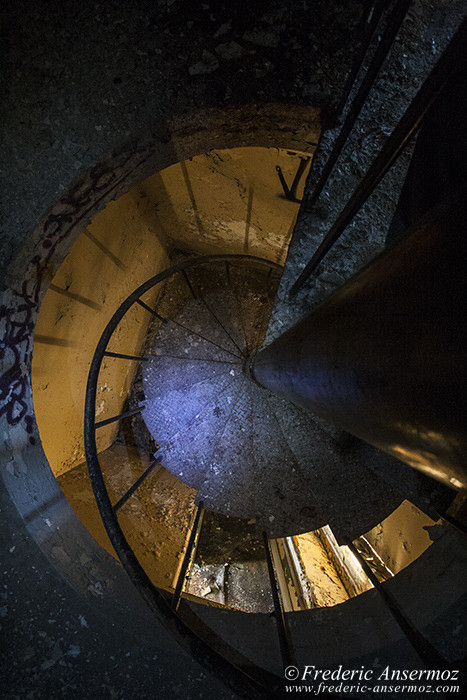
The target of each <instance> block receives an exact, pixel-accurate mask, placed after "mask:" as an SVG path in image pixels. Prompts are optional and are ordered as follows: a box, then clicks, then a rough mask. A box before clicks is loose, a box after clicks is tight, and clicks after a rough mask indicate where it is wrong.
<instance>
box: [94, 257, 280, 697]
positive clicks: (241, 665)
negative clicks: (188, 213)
mask: <svg viewBox="0 0 467 700" xmlns="http://www.w3.org/2000/svg"><path fill="white" fill-rule="evenodd" d="M232 261H242V262H249V263H254V264H261V265H267V266H268V267H269V268H270V269H271V268H273V269H276V270H277V271H280V270H282V268H281V266H280V265H278V264H277V263H274V262H271V261H269V260H265V259H263V258H257V257H255V256H251V255H212V256H203V257H198V258H189V259H187V260H184V261H183V262H181V263H178V264H177V265H174V266H172V267H170V268H168V269H167V270H164V271H163V272H161V273H159V274H157V275H155V276H154V277H151V278H150V279H149V280H147V281H146V282H144V283H143V284H142V285H140V286H139V287H138V288H137V289H136V290H135V291H134V292H132V293H131V294H130V295H129V296H128V297H127V298H126V299H125V300H124V301H123V302H122V304H121V305H120V306H119V308H118V309H117V310H116V311H115V313H114V314H113V316H112V318H111V319H110V321H109V322H108V323H107V325H106V327H105V329H104V331H103V333H102V335H101V337H100V339H99V342H98V344H97V347H96V350H95V352H94V356H93V359H92V361H91V366H90V370H89V375H88V382H87V386H86V401H85V411H84V443H85V453H86V460H87V465H88V470H89V476H90V479H91V485H92V488H93V491H94V495H95V499H96V503H97V506H98V508H99V512H100V514H101V518H102V521H103V524H104V527H105V529H106V531H107V534H108V536H109V539H110V541H111V543H112V545H113V547H114V549H115V552H116V554H117V556H118V558H119V559H120V561H121V563H122V564H123V567H124V568H125V570H126V572H127V574H128V575H129V577H130V579H131V581H132V582H133V584H134V585H135V587H136V588H137V589H138V591H139V593H140V595H141V596H142V598H143V599H144V601H145V602H146V604H147V605H148V607H149V608H150V609H151V610H152V611H153V613H154V614H155V615H156V617H157V618H158V619H159V621H160V622H162V624H164V626H165V627H167V628H168V629H169V631H171V632H172V634H173V635H174V637H175V639H176V641H177V642H178V643H179V644H180V645H181V646H182V647H184V648H185V649H186V650H187V651H188V652H189V653H190V654H191V655H192V656H193V657H194V659H195V660H196V661H198V663H200V664H201V665H202V666H204V667H205V668H206V669H207V670H208V671H210V672H212V673H214V674H215V675H217V676H219V675H220V676H221V677H222V680H223V682H224V683H226V684H227V685H228V686H229V687H230V688H232V689H233V690H234V691H235V692H237V693H239V694H240V695H242V696H244V697H246V698H258V699H259V698H270V697H275V696H280V695H281V691H280V688H281V686H280V683H281V681H282V679H281V678H279V677H278V676H276V675H275V674H272V673H270V672H269V671H266V670H264V669H262V668H260V667H258V666H254V665H252V664H251V662H250V661H249V660H248V659H246V658H245V657H243V656H242V655H241V654H240V653H239V652H238V651H237V650H236V649H234V648H233V647H230V646H229V645H228V644H226V643H225V642H224V641H223V640H222V639H220V638H219V637H218V636H217V635H216V634H215V633H214V632H213V630H212V629H209V628H206V626H205V624H204V623H203V622H202V621H201V620H200V619H199V618H198V617H197V616H196V615H195V613H193V611H192V610H191V609H190V608H189V607H188V606H187V605H186V603H184V601H183V600H180V599H178V600H177V604H176V605H174V604H173V598H172V599H171V598H170V597H169V596H168V594H166V593H164V592H163V591H161V590H159V589H158V588H157V587H156V586H155V585H154V584H153V583H152V581H151V580H150V578H149V577H148V575H147V574H146V572H145V570H144V568H143V567H142V566H141V564H140V562H139V561H138V558H137V557H136V555H135V553H134V551H133V549H132V548H131V545H130V544H129V542H128V540H127V539H126V537H125V534H124V532H123V530H122V528H121V527H120V523H119V521H118V517H117V510H118V508H117V506H118V505H119V504H120V501H121V500H122V499H120V501H119V502H117V504H116V506H112V503H111V500H110V496H109V493H108V491H107V487H106V484H105V481H104V477H103V474H102V470H101V467H100V462H99V455H98V452H97V442H96V428H97V427H99V425H105V424H107V422H111V421H114V420H116V419H117V418H118V417H113V418H110V419H104V420H102V421H99V422H96V418H95V405H96V397H97V383H98V377H99V371H100V368H101V364H102V361H103V359H104V357H105V356H106V352H107V346H108V344H109V341H110V339H111V337H112V335H113V332H114V331H115V329H116V328H117V326H118V324H119V323H120V321H121V320H122V318H123V317H124V315H125V314H126V313H127V311H128V310H129V309H130V308H131V307H132V306H133V304H135V303H139V301H140V297H141V296H142V295H143V294H145V293H146V292H147V291H149V290H150V289H152V288H153V287H154V286H155V285H157V284H159V283H161V282H163V281H165V280H167V279H169V277H172V276H173V275H174V274H176V273H178V272H181V273H182V274H183V273H184V272H186V270H187V269H190V268H192V267H194V266H198V265H202V264H205V263H212V262H232ZM141 305H142V304H141ZM140 410H141V409H140V408H138V409H135V410H133V411H128V412H127V413H124V414H120V417H125V416H126V415H134V414H135V413H137V412H139V411H140ZM152 466H153V465H150V467H149V468H148V469H147V470H146V472H145V474H144V475H143V476H147V475H148V474H149V473H150V471H152ZM138 482H139V483H138ZM138 482H136V483H137V485H136V484H134V485H133V486H134V487H135V488H134V489H133V487H131V488H130V490H129V491H131V492H132V493H133V492H134V490H136V488H137V486H139V485H140V484H141V482H142V480H141V478H140V480H138ZM132 489H133V490H132ZM129 491H127V493H126V494H125V496H124V497H122V498H125V500H127V497H129V496H130V495H131V493H129ZM122 505H123V504H122ZM198 512H199V511H198ZM190 541H191V537H190ZM188 549H189V547H187V554H188ZM179 580H180V577H179ZM182 584H183V580H182ZM179 593H180V594H181V591H180V592H179ZM187 620H190V623H189V624H188V623H187ZM207 635H209V639H205V638H203V637H206V636H207ZM218 650H222V652H223V653H220V652H219V651H218Z"/></svg>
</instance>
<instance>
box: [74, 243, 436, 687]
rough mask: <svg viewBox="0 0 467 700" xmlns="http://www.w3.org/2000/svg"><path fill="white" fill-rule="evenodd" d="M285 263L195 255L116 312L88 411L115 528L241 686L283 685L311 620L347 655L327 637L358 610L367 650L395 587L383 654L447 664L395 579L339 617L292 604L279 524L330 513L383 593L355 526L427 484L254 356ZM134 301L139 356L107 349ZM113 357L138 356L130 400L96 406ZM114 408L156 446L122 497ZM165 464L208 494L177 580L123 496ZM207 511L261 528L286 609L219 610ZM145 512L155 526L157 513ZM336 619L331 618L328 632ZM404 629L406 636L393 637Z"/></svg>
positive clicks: (318, 633)
mask: <svg viewBox="0 0 467 700" xmlns="http://www.w3.org/2000/svg"><path fill="white" fill-rule="evenodd" d="M280 272H281V271H280V268H279V267H278V266H276V265H274V264H273V263H270V262H269V261H266V260H261V259H259V258H254V257H251V256H245V255H228V256H210V257H207V258H192V257H191V258H190V257H189V258H184V259H182V261H181V262H179V263H178V264H176V265H174V266H172V267H171V268H169V269H167V270H165V271H164V272H162V273H160V274H158V275H156V276H155V277H153V278H151V279H150V280H148V281H147V282H146V283H144V284H143V285H141V286H140V287H139V288H138V289H136V290H135V291H134V292H133V293H132V294H131V295H130V296H129V297H128V298H127V299H126V300H125V301H124V302H123V304H122V305H121V306H120V308H119V309H118V310H117V311H116V312H115V314H114V316H113V317H112V319H111V321H110V322H109V323H108V325H107V327H106V329H105V330H104V332H103V334H102V336H101V339H100V341H99V344H98V347H97V349H96V353H95V355H94V358H93V362H92V364H91V369H90V374H89V380H88V386H87V397H86V412H85V441H86V454H87V461H88V468H89V473H90V476H91V481H92V485H93V489H94V493H95V497H96V501H97V504H98V506H99V510H100V512H101V516H102V519H103V522H104V525H105V528H106V530H107V533H108V535H109V537H110V540H111V542H112V544H113V547H114V549H115V552H116V553H117V555H118V557H119V559H120V560H121V562H122V564H123V565H124V567H125V569H126V570H127V573H128V574H129V575H130V578H131V579H132V581H133V583H134V584H135V586H136V587H137V588H138V590H139V592H140V594H141V595H142V597H143V599H144V600H145V601H146V603H147V604H148V605H149V607H150V608H151V609H152V610H153V612H154V613H155V614H156V615H157V617H158V618H159V619H160V620H162V621H163V622H164V624H166V625H167V626H168V628H169V629H170V630H171V631H172V632H173V634H174V635H175V637H176V639H177V641H179V643H180V644H181V645H182V646H185V648H187V649H188V650H189V652H190V654H192V655H193V656H194V658H195V659H197V660H198V661H199V662H200V663H202V664H203V665H204V666H205V667H206V668H208V669H210V670H212V671H214V672H215V673H216V674H217V675H220V676H222V678H223V680H224V681H225V682H226V683H227V684H228V685H230V686H231V687H232V688H233V689H235V691H236V692H237V693H239V694H240V695H242V696H245V697H266V696H267V697H271V696H275V695H278V696H280V695H281V693H282V692H283V685H282V684H283V680H282V676H283V668H284V667H287V666H289V665H294V664H297V663H298V661H297V659H298V658H300V659H301V661H302V663H304V664H306V663H308V661H309V658H308V655H309V654H310V646H309V638H310V637H309V625H310V624H312V626H313V630H314V632H313V635H314V640H315V642H314V644H313V659H314V660H315V661H316V662H317V663H319V662H321V663H323V664H326V665H329V664H332V663H337V662H338V661H340V660H341V658H340V656H339V654H340V652H339V650H338V646H339V645H336V648H335V649H330V648H329V639H330V637H333V634H334V635H336V637H335V638H336V639H339V637H342V625H344V628H345V624H346V623H345V620H346V619H348V620H349V624H350V620H351V619H355V618H358V619H360V620H361V621H362V622H361V637H360V638H359V641H358V642H356V641H355V639H354V640H353V643H354V648H353V649H352V652H351V654H350V658H349V659H348V662H349V663H350V664H351V663H352V658H354V659H359V662H361V660H362V659H363V660H364V659H365V658H368V659H369V658H370V653H371V651H372V645H373V644H374V641H375V640H374V637H375V627H374V620H375V619H376V618H378V617H380V616H381V605H382V602H383V603H384V604H386V605H387V612H386V613H383V619H384V622H383V627H384V631H383V634H384V638H385V643H384V645H385V646H386V651H385V652H383V655H384V654H386V655H387V658H390V659H391V660H392V661H394V660H396V661H398V662H399V663H402V660H403V659H405V660H406V659H407V658H410V659H412V660H413V661H412V663H417V660H418V662H419V660H420V658H421V659H422V660H423V661H424V663H425V664H427V663H428V664H432V665H433V664H434V665H435V666H436V667H441V666H442V665H443V660H442V658H441V657H440V655H439V654H438V652H437V651H436V649H435V648H434V647H432V645H431V644H430V642H428V641H427V640H426V639H425V638H424V637H423V636H422V635H421V633H420V632H419V630H418V629H417V627H416V626H415V625H413V624H412V622H411V621H410V619H409V618H407V616H406V615H405V614H404V613H403V612H402V609H401V608H400V606H399V605H398V604H397V603H396V601H395V598H394V597H393V595H392V594H391V593H387V592H386V589H385V590H384V592H383V595H382V598H378V592H377V591H376V590H372V591H370V592H369V593H370V597H369V598H368V597H366V596H356V597H354V598H352V599H350V600H348V601H347V602H346V604H345V606H338V607H339V608H341V607H344V608H345V610H342V611H340V613H339V615H337V616H335V615H332V614H331V616H329V615H328V612H327V611H329V610H332V608H331V609H324V610H323V613H324V614H323V616H322V618H321V620H320V618H319V617H316V611H314V610H303V611H301V612H296V613H285V610H284V603H283V599H282V597H281V590H280V585H279V579H280V576H279V575H278V571H277V559H276V560H275V559H274V556H273V553H272V547H273V545H274V542H275V541H276V539H277V538H284V537H287V536H290V535H297V534H299V533H303V532H308V531H311V530H316V529H318V528H321V527H323V526H326V525H329V526H330V527H331V530H332V531H333V532H334V533H335V535H336V537H337V538H338V540H339V542H342V543H344V542H345V543H348V544H349V545H350V546H351V547H352V548H353V551H354V552H355V555H356V556H357V557H359V558H360V561H361V564H362V566H363V567H364V570H365V572H366V575H367V576H368V579H369V581H371V583H372V584H373V585H374V586H376V589H378V591H379V592H381V591H380V581H381V577H380V576H377V575H376V573H375V569H374V567H373V568H372V567H370V566H369V562H368V559H371V557H367V560H365V557H364V556H363V555H362V553H361V548H356V547H355V545H353V544H352V541H353V540H356V539H357V538H358V537H359V536H360V535H362V534H363V533H366V532H367V531H368V530H369V529H371V528H372V527H374V526H375V525H376V524H377V523H379V522H381V521H382V520H384V518H385V517H387V516H388V515H389V514H390V513H391V512H392V511H393V510H394V509H395V508H396V507H397V506H398V505H399V504H400V503H401V501H402V500H403V499H404V498H407V497H409V498H411V499H412V500H413V501H416V500H417V497H419V494H418V493H417V491H416V489H415V490H412V492H411V486H412V485H413V482H411V481H410V480H408V481H407V484H406V485H404V489H403V492H402V491H399V490H396V489H395V488H394V487H393V486H391V485H390V483H388V482H386V481H385V479H384V475H385V473H386V472H385V470H384V457H381V455H379V454H378V451H377V450H376V449H375V448H372V447H371V446H368V445H365V444H363V443H360V441H354V440H350V439H345V437H344V436H343V434H342V433H340V431H336V430H335V429H333V428H331V427H330V426H326V425H325V424H324V423H321V422H318V421H317V420H316V419H313V418H312V417H311V416H310V415H309V414H308V413H306V412H305V411H303V410H301V409H299V408H297V407H296V406H294V405H293V404H290V403H289V402H287V401H284V400H281V399H278V398H277V397H275V396H273V395H272V394H271V393H270V392H269V391H267V390H265V389H263V388H262V387H260V386H259V385H257V384H256V383H255V381H254V379H253V377H252V376H251V374H250V369H249V367H250V365H249V360H250V358H251V356H252V355H253V354H254V353H255V352H256V351H257V349H258V348H259V347H261V345H262V343H263V340H264V337H265V334H266V330H267V326H268V322H269V317H270V312H271V308H272V305H273V301H274V294H275V290H276V288H277V282H278V279H279V276H280ZM154 288H156V289H157V291H158V294H157V302H156V304H153V305H151V304H149V303H146V301H144V299H145V295H146V294H147V293H149V292H152V291H153V290H154ZM134 305H139V306H140V307H142V308H144V309H145V311H146V312H147V314H149V315H150V318H151V323H150V325H149V328H148V333H147V336H146V340H145V343H144V348H143V351H142V353H141V355H140V356H133V355H125V354H121V353H116V352H112V351H111V350H109V349H108V348H109V347H111V344H112V336H113V333H114V332H115V330H116V328H117V327H118V325H119V323H120V322H121V320H122V319H123V317H124V316H125V314H126V313H127V312H128V311H129V310H130V309H131V308H132V307H133V306H134ZM104 358H106V361H107V362H108V361H114V362H128V363H129V364H132V363H135V362H136V363H138V370H137V372H136V375H135V380H134V383H133V389H132V391H131V394H130V397H129V401H128V405H127V406H126V409H127V410H125V411H124V412H123V413H122V414H120V415H117V416H108V417H106V416H104V417H102V416H100V415H99V420H96V414H95V406H96V397H97V392H98V387H99V370H100V367H101V364H102V362H103V360H104ZM115 422H118V423H119V424H120V426H125V425H128V424H129V425H130V429H129V430H126V429H122V427H120V431H119V435H120V438H119V440H120V441H122V440H128V435H131V436H132V437H131V438H130V443H131V447H132V448H135V447H136V448H137V449H138V450H139V452H140V453H141V454H142V453H144V460H145V464H146V465H147V466H146V468H145V469H144V471H142V473H141V474H140V476H139V477H138V479H137V480H136V481H135V482H134V483H133V484H132V485H131V487H130V488H129V489H127V490H126V492H124V493H121V494H119V495H118V496H117V497H115V495H114V494H113V493H112V496H111V495H110V493H109V491H108V486H107V483H108V482H106V474H105V463H104V461H102V464H101V461H100V457H99V454H98V450H97V443H96V434H97V433H98V431H99V429H100V428H101V427H103V426H106V425H109V424H110V423H115ZM122 436H127V437H126V438H125V437H122ZM382 462H383V463H382ZM372 463H373V464H374V466H375V469H372V468H371V465H372ZM160 465H162V466H163V467H165V468H166V469H167V470H168V471H170V472H171V473H172V474H173V475H174V476H175V477H177V478H178V479H180V480H181V481H182V482H184V483H185V484H187V485H188V486H190V487H191V488H193V489H195V490H196V491H197V495H196V503H197V509H196V512H195V513H194V515H193V518H192V520H191V525H190V527H189V530H188V532H187V539H186V543H185V547H184V551H183V552H180V560H179V563H178V567H177V571H176V575H175V579H174V583H173V586H172V587H169V588H168V589H167V588H166V589H165V590H162V589H161V588H160V587H158V586H156V585H154V582H153V581H152V580H151V576H150V573H149V571H148V570H147V568H145V562H144V558H141V557H139V555H138V553H137V552H136V551H135V549H134V548H133V547H132V543H131V534H130V533H129V532H126V531H125V524H126V520H125V509H126V508H127V507H128V506H129V505H131V504H132V503H134V502H135V501H136V500H137V499H138V496H139V490H140V489H141V487H142V485H143V484H144V483H145V482H148V481H150V480H151V479H152V478H153V475H154V473H157V469H156V467H157V468H159V466H160ZM390 480H391V479H390ZM156 488H157V484H156ZM206 513H212V514H217V516H218V517H223V516H227V517H229V518H231V519H233V520H235V521H236V522H238V523H240V528H243V531H244V532H246V531H247V529H248V527H249V528H250V530H251V529H252V526H253V528H254V529H256V537H257V541H259V542H261V540H262V542H263V546H264V552H265V556H266V561H267V570H268V574H269V582H270V586H271V591H270V595H271V597H272V598H271V599H272V603H273V610H274V615H273V617H270V616H268V615H264V614H261V613H253V614H245V613H240V612H236V611H234V610H229V609H226V608H224V609H221V610H219V609H218V607H215V606H214V607H213V606H206V605H205V604H201V603H200V602H198V601H197V600H196V598H193V596H192V595H189V593H190V572H191V571H192V569H193V564H194V560H195V556H196V551H197V547H198V544H199V541H200V536H201V533H202V531H203V518H204V516H205V514H206ZM145 517H148V516H147V515H146V516H145ZM214 517H215V516H214ZM146 527H147V529H148V531H149V537H151V532H150V529H151V520H150V518H149V517H148V521H147V526H146ZM394 580H395V581H396V579H394ZM389 583H391V582H389ZM396 588H397V584H396ZM205 602H206V601H203V603H205ZM271 607H272V606H271ZM383 608H384V605H383ZM266 609H270V608H269V607H268V606H267V608H266ZM310 614H312V615H313V617H312V618H311V619H310V617H309V616H310ZM330 629H331V630H332V629H334V632H333V633H332V634H331V635H330V634H329V630H330ZM401 629H402V631H403V632H404V635H405V641H403V642H402V643H401V641H400V639H399V641H398V642H397V643H394V642H395V639H396V638H397V637H398V635H400V631H401ZM380 632H381V630H378V633H377V636H378V635H379V633H380ZM344 637H345V635H344ZM320 642H321V644H322V650H321V652H318V651H317V646H316V645H318V647H319V645H320ZM343 643H346V642H344V640H343Z"/></svg>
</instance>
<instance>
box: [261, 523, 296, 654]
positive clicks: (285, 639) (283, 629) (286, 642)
mask: <svg viewBox="0 0 467 700" xmlns="http://www.w3.org/2000/svg"><path fill="white" fill-rule="evenodd" d="M263 542H264V549H265V550H266V561H267V564H268V573H269V582H270V584H271V593H272V600H273V603H274V617H275V619H276V625H277V635H278V637H279V646H280V650H281V656H282V663H283V664H284V668H287V666H296V665H297V662H296V661H295V654H294V651H293V647H292V643H291V640H290V635H289V630H288V628H287V622H286V619H285V615H284V610H283V607H282V603H281V599H280V593H279V589H278V587H277V581H276V575H275V573H274V564H273V561H272V555H271V549H270V546H269V539H268V536H267V533H266V532H263Z"/></svg>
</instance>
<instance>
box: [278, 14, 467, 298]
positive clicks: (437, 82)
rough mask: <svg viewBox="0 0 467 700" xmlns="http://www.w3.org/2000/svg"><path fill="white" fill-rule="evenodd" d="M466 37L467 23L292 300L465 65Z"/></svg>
mask: <svg viewBox="0 0 467 700" xmlns="http://www.w3.org/2000/svg"><path fill="white" fill-rule="evenodd" d="M466 34H467V21H464V22H463V23H462V25H461V27H460V28H459V29H458V31H457V33H456V34H455V36H454V38H453V39H452V40H451V43H450V44H449V46H448V47H447V48H446V49H445V51H444V53H443V55H442V56H441V58H440V59H439V61H438V63H437V64H436V65H435V67H434V68H433V70H432V71H431V73H430V75H429V76H428V78H427V79H426V80H425V82H424V83H423V85H422V87H421V88H420V90H419V91H418V92H417V94H416V95H415V97H414V99H413V100H412V102H411V103H410V105H409V106H408V107H407V109H406V111H405V113H404V115H403V116H402V118H401V119H400V121H399V123H398V124H397V126H396V128H395V129H394V131H393V132H392V134H391V136H390V137H389V138H388V140H387V141H386V143H385V144H384V146H383V147H382V149H381V150H380V152H379V153H378V155H377V156H376V158H375V160H374V161H373V163H372V164H371V165H370V167H369V168H368V170H367V172H366V173H365V175H364V177H363V179H362V180H361V182H360V184H359V185H358V186H357V188H356V189H355V191H354V193H353V195H352V196H351V198H350V199H349V201H348V202H347V204H346V205H345V207H344V208H343V209H342V211H341V213H340V214H339V216H338V217H337V219H336V221H335V223H334V224H333V225H332V226H331V229H330V230H329V232H328V233H327V234H326V236H325V237H324V239H323V240H322V241H321V244H320V245H319V246H318V248H317V250H316V251H315V253H314V254H313V255H312V257H311V259H310V261H309V262H308V263H307V264H306V265H305V268H304V269H303V270H302V272H301V273H300V275H299V276H298V278H297V280H296V281H295V282H294V284H293V285H292V287H291V289H290V296H291V297H293V296H295V295H296V294H297V292H298V291H299V290H300V289H301V288H302V287H303V285H304V284H305V282H306V280H307V279H308V277H309V276H310V275H311V273H312V272H313V271H314V270H315V269H316V267H317V266H318V265H319V263H320V262H321V260H322V259H323V258H324V256H325V255H326V253H327V252H328V251H329V250H330V248H332V246H333V245H334V243H335V242H336V241H337V239H338V238H339V237H340V236H341V235H342V233H343V232H344V231H345V229H346V228H347V226H348V225H349V224H350V222H351V221H352V219H353V218H354V217H355V215H356V214H357V212H358V211H359V210H360V209H361V207H362V206H363V205H364V204H365V202H366V201H367V199H368V197H369V196H370V195H371V193H372V192H373V190H374V189H375V188H376V187H377V186H378V185H379V183H380V182H381V180H382V179H383V177H384V176H385V175H386V173H387V172H388V170H389V169H390V168H391V166H392V165H393V163H394V162H395V161H396V159H397V158H398V156H399V155H400V153H401V152H402V150H403V148H404V146H405V144H406V143H407V141H408V140H409V138H410V137H411V136H412V135H413V134H414V133H415V132H416V131H417V129H418V127H419V126H420V124H421V122H422V120H423V118H424V117H425V115H426V114H427V112H428V111H429V109H430V108H431V106H432V105H433V103H434V102H435V100H436V98H437V97H438V95H439V94H440V92H441V90H442V89H443V87H444V85H445V83H446V80H447V78H448V77H449V75H450V73H451V71H452V70H453V69H454V67H455V66H456V64H458V63H462V64H464V65H465V39H466Z"/></svg>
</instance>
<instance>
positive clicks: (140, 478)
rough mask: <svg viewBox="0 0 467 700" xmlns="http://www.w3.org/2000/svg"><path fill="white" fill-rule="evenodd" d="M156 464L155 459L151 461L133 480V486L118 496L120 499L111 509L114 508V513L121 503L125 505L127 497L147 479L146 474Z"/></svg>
mask: <svg viewBox="0 0 467 700" xmlns="http://www.w3.org/2000/svg"><path fill="white" fill-rule="evenodd" d="M158 464H159V462H158V461H157V460H155V461H154V462H151V464H150V465H149V467H148V468H147V469H146V470H145V471H144V472H143V473H142V474H141V476H140V477H139V478H138V479H137V480H136V481H135V483H134V484H133V486H130V488H129V489H128V491H127V492H126V493H125V494H124V495H123V496H122V497H121V498H120V500H119V501H117V503H116V504H115V505H114V506H113V509H114V511H115V513H116V512H117V511H118V510H120V508H121V507H122V506H123V505H125V503H126V502H127V501H128V499H129V498H130V497H131V496H132V495H133V494H134V492H135V491H136V489H138V488H139V487H140V486H141V484H142V483H143V481H145V479H147V477H148V476H149V475H150V474H151V472H152V471H153V470H154V467H155V466H157V465H158ZM161 471H162V469H161Z"/></svg>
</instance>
